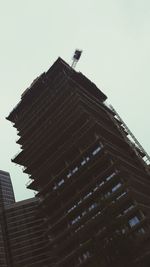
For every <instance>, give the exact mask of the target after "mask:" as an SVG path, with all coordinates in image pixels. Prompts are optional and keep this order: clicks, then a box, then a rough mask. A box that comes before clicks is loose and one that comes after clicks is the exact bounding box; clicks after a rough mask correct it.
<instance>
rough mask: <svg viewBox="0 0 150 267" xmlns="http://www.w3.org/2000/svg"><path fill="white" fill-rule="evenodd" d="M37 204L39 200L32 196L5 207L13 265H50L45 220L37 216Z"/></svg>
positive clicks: (44, 266)
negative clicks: (44, 226) (47, 253)
mask: <svg viewBox="0 0 150 267" xmlns="http://www.w3.org/2000/svg"><path fill="white" fill-rule="evenodd" d="M37 206H38V200H37V199H36V198H31V199H27V200H23V201H19V202H16V203H14V204H13V205H10V206H8V207H6V209H5V216H6V222H7V238H8V242H9V249H10V254H11V255H10V258H11V264H10V266H12V267H20V266H21V267H25V266H26V267H30V266H32V267H33V266H34V267H42V266H43V267H46V266H49V265H48V262H47V255H46V251H47V249H46V243H47V242H46V236H45V234H44V229H43V220H42V219H41V218H39V217H38V216H37Z"/></svg>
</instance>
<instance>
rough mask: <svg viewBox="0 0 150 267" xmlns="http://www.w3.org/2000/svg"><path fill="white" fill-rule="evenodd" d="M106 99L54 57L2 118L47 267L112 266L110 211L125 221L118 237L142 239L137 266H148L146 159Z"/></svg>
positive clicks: (149, 179)
mask: <svg viewBox="0 0 150 267" xmlns="http://www.w3.org/2000/svg"><path fill="white" fill-rule="evenodd" d="M106 99H107V97H106V95H105V94H104V93H103V92H101V91H100V90H99V89H98V88H97V87H96V85H95V84H93V83H92V82H91V81H90V80H89V79H88V78H86V77H85V76H84V75H83V74H81V73H78V72H76V71H75V70H73V69H72V68H71V67H70V66H69V65H67V63H66V62H64V61H63V60H62V59H61V58H59V59H58V60H57V61H56V62H55V63H54V64H53V66H52V67H51V68H50V69H49V70H48V71H47V72H46V73H43V74H42V75H41V76H40V77H38V78H37V79H36V80H35V81H34V82H33V83H32V84H31V86H30V88H28V89H27V90H26V91H25V92H24V94H23V95H22V97H21V101H20V102H19V104H18V105H17V106H16V107H15V108H14V109H13V111H12V112H11V113H10V115H9V116H8V117H7V119H8V120H10V121H11V122H13V124H14V127H16V128H17V130H18V135H19V139H18V141H17V143H18V144H20V145H21V148H22V151H21V152H20V153H19V154H18V155H17V156H15V158H14V159H13V162H15V163H18V164H19V165H23V166H24V167H25V170H24V172H25V173H28V174H29V178H30V181H31V182H30V184H29V185H28V188H30V189H33V190H35V191H37V197H38V198H39V199H40V205H39V213H40V215H41V216H42V217H43V218H44V220H45V226H46V227H47V236H48V239H49V243H48V246H49V266H52V267H66V266H72V267H77V266H86V267H94V266H106V267H107V266H109V264H110V263H111V261H112V262H113V261H115V259H114V257H113V255H110V257H109V258H108V255H107V256H106V257H104V254H105V249H104V248H105V245H106V243H109V240H110V238H108V228H110V227H109V223H106V221H107V220H106V217H107V216H106V213H107V212H106V211H107V210H109V208H110V207H112V205H113V208H112V209H113V210H114V214H113V217H112V218H113V219H112V221H115V220H117V218H122V223H121V224H120V226H119V227H120V228H121V229H120V230H121V233H122V235H124V236H131V237H132V238H133V239H135V240H137V241H138V242H139V240H140V243H138V244H139V247H140V249H139V251H138V253H137V254H136V257H135V258H134V263H135V264H136V266H142V265H139V264H145V265H143V266H148V264H149V263H148V261H149V231H150V226H149V215H150V208H149V204H150V196H149V192H150V173H149V168H148V165H147V163H146V162H145V156H146V155H145V154H144V153H143V151H141V149H140V147H138V146H137V144H134V143H133V142H131V140H130V136H129V132H127V131H126V129H125V128H124V125H123V124H122V121H121V120H120V119H119V118H118V116H117V114H116V113H115V112H114V110H112V109H111V108H110V107H108V106H107V105H106ZM112 209H111V210H112ZM114 231H115V232H116V233H117V229H115V230H114ZM111 239H112V238H111ZM101 244H104V246H101ZM140 244H141V246H140ZM143 244H144V245H143ZM141 247H142V249H141ZM116 251H117V253H118V248H117V249H116ZM116 251H115V253H116ZM102 252H103V253H102ZM144 261H145V262H144ZM143 262H144V263H143ZM146 264H147V265H146Z"/></svg>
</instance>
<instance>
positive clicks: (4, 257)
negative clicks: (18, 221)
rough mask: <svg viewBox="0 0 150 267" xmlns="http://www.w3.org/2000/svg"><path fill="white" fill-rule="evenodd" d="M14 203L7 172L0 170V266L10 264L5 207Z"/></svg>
mask: <svg viewBox="0 0 150 267" xmlns="http://www.w3.org/2000/svg"><path fill="white" fill-rule="evenodd" d="M13 203H15V197H14V191H13V187H12V183H11V179H10V175H9V173H8V172H5V171H2V170H0V266H1V267H8V266H9V265H10V250H9V241H8V238H7V230H8V229H7V223H6V216H5V209H6V207H8V206H9V205H11V204H13Z"/></svg>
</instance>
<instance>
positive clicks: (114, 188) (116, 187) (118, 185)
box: [112, 183, 122, 192]
mask: <svg viewBox="0 0 150 267" xmlns="http://www.w3.org/2000/svg"><path fill="white" fill-rule="evenodd" d="M121 185H122V184H121V183H118V184H116V185H115V186H114V187H113V188H112V192H115V191H116V190H117V189H118V188H119V187H121Z"/></svg>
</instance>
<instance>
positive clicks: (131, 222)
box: [129, 216, 140, 228]
mask: <svg viewBox="0 0 150 267" xmlns="http://www.w3.org/2000/svg"><path fill="white" fill-rule="evenodd" d="M139 222H140V219H139V218H138V217H137V216H134V217H133V218H131V219H130V220H129V225H130V226H131V228H132V227H134V226H135V225H136V224H138V223H139Z"/></svg>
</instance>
